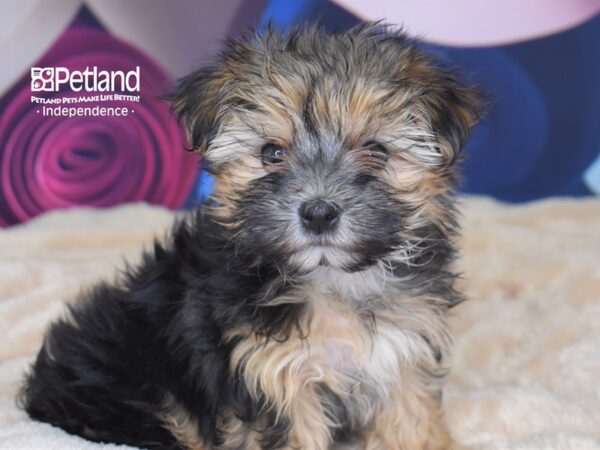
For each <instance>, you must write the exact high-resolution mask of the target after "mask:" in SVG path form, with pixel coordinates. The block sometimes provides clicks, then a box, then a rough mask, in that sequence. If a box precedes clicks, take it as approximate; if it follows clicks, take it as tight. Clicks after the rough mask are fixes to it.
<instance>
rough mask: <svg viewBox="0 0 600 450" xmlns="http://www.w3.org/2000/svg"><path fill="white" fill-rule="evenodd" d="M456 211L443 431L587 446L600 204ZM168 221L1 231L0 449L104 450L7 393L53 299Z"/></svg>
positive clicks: (596, 351)
mask: <svg viewBox="0 0 600 450" xmlns="http://www.w3.org/2000/svg"><path fill="white" fill-rule="evenodd" d="M463 210H464V217H463V226H464V238H463V239H462V242H461V247H462V253H463V257H462V259H461V260H460V263H459V264H460V270H462V271H463V272H464V278H463V280H462V281H461V282H462V283H463V284H464V286H463V288H464V290H465V291H466V292H467V294H468V296H469V298H470V300H469V301H468V302H466V303H464V304H462V305H460V306H459V307H457V308H456V309H455V310H454V311H453V317H452V325H453V329H454V334H455V336H456V339H455V354H454V364H453V371H452V374H451V376H450V378H449V380H448V385H447V389H446V391H445V403H444V406H445V410H446V415H447V418H448V423H449V426H450V429H451V431H452V434H453V435H454V437H455V438H456V440H457V441H458V442H459V443H461V444H463V445H464V446H466V447H468V448H471V449H573V450H584V449H600V384H599V381H600V200H595V199H590V200H552V201H545V202H540V203H534V204H529V205H525V206H506V205H502V204H499V203H496V202H492V201H490V200H486V199H476V198H471V199H467V200H465V202H464V208H463ZM172 217H173V216H172V213H169V212H167V211H165V210H162V209H159V208H155V207H150V206H146V205H130V206H124V207H120V208H116V209H112V210H105V211H98V210H96V211H92V210H84V209H79V210H72V211H67V212H53V213H50V214H47V215H45V216H43V217H40V218H38V219H36V220H34V221H32V222H30V223H27V224H25V225H21V226H17V227H14V228H10V229H6V230H2V231H1V232H0V330H1V331H2V336H1V338H0V448H2V449H11V450H13V449H28V450H31V449H61V450H63V449H90V450H92V449H98V448H104V449H109V448H117V447H116V446H109V445H104V446H102V445H99V444H92V443H89V442H87V441H85V440H83V439H80V438H77V437H74V436H69V435H67V434H66V433H64V432H63V431H61V430H59V429H56V428H53V427H50V426H48V425H46V424H40V423H35V422H32V421H30V420H29V419H28V418H27V417H26V415H25V414H24V413H23V412H22V411H20V410H19V409H18V408H17V407H16V406H15V401H14V399H15V394H16V392H17V390H18V388H19V384H20V383H21V380H22V377H23V372H24V371H25V370H26V368H27V367H28V365H29V364H30V363H31V361H32V358H33V356H34V354H35V353H36V351H37V349H38V347H39V346H40V343H41V340H42V334H43V332H44V329H45V327H46V325H47V324H48V322H49V321H51V320H52V319H53V318H55V317H57V316H58V315H59V314H61V311H62V309H63V303H64V302H67V301H69V300H70V299H72V298H73V297H74V296H75V294H76V292H77V291H78V290H79V289H80V288H81V287H82V286H89V285H90V284H92V283H93V282H94V281H95V280H98V279H99V278H103V277H104V278H109V277H111V274H112V273H113V272H114V266H115V265H117V266H121V267H122V264H123V260H124V258H127V259H128V260H131V261H134V260H135V259H136V257H137V256H136V255H138V254H139V249H140V248H141V247H142V245H144V244H148V243H149V242H150V241H151V239H152V237H153V236H155V235H159V236H160V235H162V234H163V231H162V230H164V229H165V228H167V227H168V225H169V223H170V222H171V220H172ZM118 448H123V447H118ZM382 450H386V449H382Z"/></svg>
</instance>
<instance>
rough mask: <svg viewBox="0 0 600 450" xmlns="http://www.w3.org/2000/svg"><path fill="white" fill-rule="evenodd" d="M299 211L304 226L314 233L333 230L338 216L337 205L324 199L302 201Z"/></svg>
mask: <svg viewBox="0 0 600 450" xmlns="http://www.w3.org/2000/svg"><path fill="white" fill-rule="evenodd" d="M299 213H300V220H301V221H302V225H304V228H306V229H307V230H309V231H312V232H313V233H316V234H322V233H325V232H327V231H330V230H333V229H334V228H335V226H336V225H337V222H338V219H339V217H340V209H339V208H338V206H337V205H335V204H333V203H328V202H326V201H324V200H310V201H308V202H304V203H303V204H302V206H300V210H299Z"/></svg>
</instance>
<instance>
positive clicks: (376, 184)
mask: <svg viewBox="0 0 600 450" xmlns="http://www.w3.org/2000/svg"><path fill="white" fill-rule="evenodd" d="M174 109H175V111H176V112H177V113H178V114H179V115H180V116H181V117H182V119H183V120H184V121H185V123H186V125H187V127H188V128H189V131H190V134H191V136H192V139H193V145H194V149H195V150H196V151H197V152H198V153H200V154H201V155H202V156H203V157H204V158H205V161H207V162H208V163H210V168H211V170H212V171H213V173H214V175H215V177H216V179H217V184H216V187H215V191H214V195H213V201H212V202H211V204H210V205H207V206H203V207H201V208H200V209H199V210H198V211H197V213H196V214H195V215H194V217H193V218H190V219H188V220H186V221H185V222H184V223H181V224H179V225H177V226H176V227H175V229H174V230H173V232H172V236H171V237H170V238H169V239H168V241H167V242H165V243H157V244H156V245H155V246H154V249H153V250H152V251H151V252H148V253H146V254H145V257H144V260H143V262H142V263H141V264H140V265H139V267H137V268H135V269H131V270H130V271H129V273H128V274H127V275H126V276H124V277H123V278H122V279H121V280H120V281H119V282H117V283H115V284H114V285H107V284H100V285H98V286H96V287H95V288H94V289H93V290H92V291H91V292H90V293H87V294H85V295H82V296H81V298H79V299H78V301H77V302H76V303H74V304H73V306H72V307H71V308H70V311H69V314H68V315H67V316H66V317H65V318H64V319H62V320H59V321H57V322H56V323H54V324H53V325H52V326H51V327H50V329H49V331H48V333H47V335H46V339H45V342H44V345H43V347H42V349H41V351H40V353H39V355H38V358H37V360H36V362H35V364H34V366H33V368H32V370H31V373H30V374H29V376H28V378H27V381H26V385H25V387H24V389H23V394H22V401H23V404H24V406H25V408H26V410H27V412H28V413H29V414H30V415H31V417H33V418H34V419H37V420H42V421H46V422H49V423H51V424H54V425H57V426H59V427H62V428H64V429H65V430H67V431H69V432H72V433H76V434H79V435H82V436H85V437H87V438H90V439H93V440H97V441H110V442H118V443H126V444H132V445H137V446H140V447H145V448H164V449H179V448H191V449H220V450H225V449H228V450H234V449H237V450H243V449H279V448H282V449H305V450H327V449H337V448H342V447H343V448H356V449H369V450H398V449H404V450H419V449H442V448H446V447H447V446H448V442H449V438H448V433H447V431H446V428H445V425H444V418H443V416H442V411H441V407H440V401H441V380H442V377H443V375H444V372H445V370H446V367H447V364H445V363H446V362H447V359H446V357H447V355H448V349H449V344H450V338H449V335H448V329H447V326H446V314H447V311H448V309H449V308H451V307H452V306H454V305H456V304H457V303H458V302H460V301H461V296H460V295H459V294H458V293H457V292H456V291H455V289H454V281H455V275H454V274H453V273H452V272H451V271H450V269H449V263H450V262H451V261H452V259H453V256H454V250H453V241H454V239H455V235H456V231H457V230H456V228H457V227H456V222H455V219H454V207H453V203H454V200H453V198H452V190H453V188H454V172H453V165H454V163H455V161H456V160H457V157H458V155H459V152H460V149H461V147H462V146H463V144H464V143H465V139H466V138H467V135H468V134H469V129H470V128H471V126H472V125H473V123H474V122H475V120H476V118H477V116H478V108H477V105H476V96H475V94H474V92H473V91H472V90H471V89H470V88H466V87H463V86H461V85H460V84H459V83H458V82H457V80H456V79H455V77H454V76H453V75H452V73H451V72H449V71H447V70H445V69H443V68H441V67H439V66H438V65H437V64H436V63H435V62H434V61H433V60H432V58H431V57H430V56H428V55H427V54H425V53H423V52H421V51H420V50H418V49H417V48H416V47H415V45H414V44H413V43H412V42H411V41H410V40H408V39H407V38H406V37H405V36H404V35H403V34H401V33H399V32H394V31H391V30H389V29H386V28H384V27H381V26H378V25H363V26H359V27H356V28H354V29H352V30H350V31H347V32H344V33H341V34H337V35H328V34H326V33H324V32H323V31H322V30H320V29H318V28H307V29H303V30H302V29H298V30H295V31H292V32H290V33H288V34H283V33H278V32H274V31H267V32H265V33H263V34H261V35H254V36H251V37H246V38H243V39H240V40H236V41H232V42H230V43H229V44H228V46H227V48H226V49H225V50H224V51H223V53H222V54H221V57H220V59H219V61H218V63H217V64H215V65H214V66H211V67H206V68H203V69H200V70H198V71H197V72H194V73H192V74H191V75H189V76H188V77H186V78H184V79H183V80H182V81H181V82H180V84H179V87H178V89H177V91H176V92H175V94H174Z"/></svg>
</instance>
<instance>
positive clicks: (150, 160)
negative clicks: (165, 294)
mask: <svg viewBox="0 0 600 450" xmlns="http://www.w3.org/2000/svg"><path fill="white" fill-rule="evenodd" d="M36 66H38V67H67V68H69V69H71V70H84V69H85V68H86V67H93V66H97V67H99V68H101V69H103V70H123V71H125V72H127V71H129V70H132V69H134V68H135V67H136V66H140V72H141V92H140V100H141V101H140V102H139V103H136V102H122V101H113V102H111V101H109V102H93V103H76V104H73V105H65V106H76V107H83V106H90V107H93V106H103V107H127V108H128V109H129V114H128V116H127V117H116V116H115V117H72V118H65V117H48V116H46V117H43V116H42V105H39V104H34V103H31V101H30V97H31V95H32V92H31V90H30V78H29V74H26V75H25V76H24V77H23V79H22V80H21V81H20V82H19V83H18V84H17V85H16V86H15V88H13V89H12V90H11V92H9V94H8V95H7V96H5V99H4V100H3V101H2V102H1V103H0V114H1V115H0V225H10V224H15V223H18V222H23V221H26V220H28V219H30V218H32V217H34V216H36V215H38V214H40V213H42V212H44V211H48V210H51V209H55V208H68V207H71V206H79V205H86V206H96V207H106V206H111V205H116V204H119V203H123V202H134V201H146V202H149V203H153V204H160V205H164V206H167V207H169V208H178V207H181V206H182V205H183V204H184V203H185V201H186V199H187V197H188V195H189V193H190V191H191V189H192V187H193V185H194V183H195V180H196V178H197V175H198V168H199V163H198V159H197V157H196V156H194V155H191V154H189V153H187V152H185V151H183V149H184V148H185V147H186V145H187V143H186V140H185V136H184V134H183V132H182V129H181V127H180V126H179V125H178V124H177V122H176V120H175V118H174V117H173V116H172V114H171V112H170V110H169V106H168V104H167V102H165V101H164V100H162V98H161V97H162V96H163V95H164V94H165V92H166V90H167V89H168V88H169V78H168V77H167V75H166V74H165V73H164V71H163V70H162V69H161V68H160V67H159V66H158V65H157V64H156V63H155V62H154V61H152V60H151V59H150V58H148V57H147V56H145V55H144V54H143V53H141V52H140V51H138V50H137V49H135V48H134V47H132V46H130V45H128V44H127V43H125V42H123V41H120V40H119V39H117V38H115V37H113V36H111V35H110V34H109V33H107V32H106V31H105V30H103V29H102V28H97V27H91V26H86V25H85V24H77V23H76V24H75V25H72V26H71V27H70V28H68V29H67V30H66V31H65V32H64V33H63V34H62V36H61V37H60V38H59V39H58V40H57V41H56V42H55V43H54V44H53V45H52V47H51V48H50V49H49V50H48V51H47V52H46V54H45V55H44V56H43V57H42V59H41V60H40V61H38V62H37V63H36ZM126 94H129V93H127V92H126ZM35 95H36V96H38V97H46V98H51V97H63V96H67V97H81V96H89V95H93V94H90V93H88V92H85V91H81V92H70V91H69V90H68V89H67V90H64V89H63V90H61V92H59V93H35ZM46 106H51V105H46ZM52 106H54V105H52Z"/></svg>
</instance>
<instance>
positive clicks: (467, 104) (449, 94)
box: [425, 71, 485, 167]
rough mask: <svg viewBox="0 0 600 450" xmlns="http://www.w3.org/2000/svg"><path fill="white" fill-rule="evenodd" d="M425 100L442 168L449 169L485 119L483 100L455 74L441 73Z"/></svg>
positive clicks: (479, 93) (480, 93)
mask: <svg viewBox="0 0 600 450" xmlns="http://www.w3.org/2000/svg"><path fill="white" fill-rule="evenodd" d="M425 97H426V98H427V99H428V100H426V102H427V103H428V107H427V109H428V114H429V120H430V123H431V127H432V129H433V132H434V134H435V135H436V138H437V140H438V144H439V149H440V152H441V154H442V158H443V161H444V165H445V166H446V167H448V166H451V165H452V164H454V163H455V162H456V160H457V159H458V158H459V157H460V154H461V151H462V149H463V147H464V145H465V144H466V142H467V139H468V138H469V135H470V132H471V129H472V128H473V126H474V125H475V124H476V123H477V122H478V121H479V120H480V119H481V118H482V117H483V115H484V104H485V96H484V94H483V93H482V92H481V91H480V90H479V89H478V88H476V87H473V86H467V85H464V84H463V83H461V82H460V81H458V78H457V76H456V75H455V74H454V73H452V72H450V71H442V72H441V73H440V79H438V80H437V81H436V82H434V83H432V85H431V86H430V92H429V95H427V96H425Z"/></svg>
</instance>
